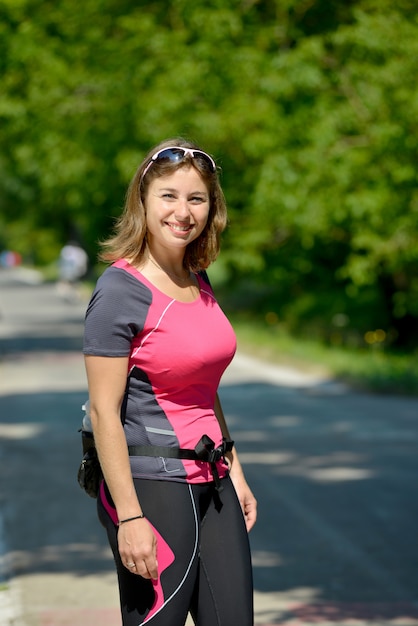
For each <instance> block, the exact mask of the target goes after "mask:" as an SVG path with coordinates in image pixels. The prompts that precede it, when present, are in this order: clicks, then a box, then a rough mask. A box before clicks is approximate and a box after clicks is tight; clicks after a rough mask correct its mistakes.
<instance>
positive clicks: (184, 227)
mask: <svg viewBox="0 0 418 626" xmlns="http://www.w3.org/2000/svg"><path fill="white" fill-rule="evenodd" d="M169 226H170V228H172V229H173V230H179V231H181V232H186V231H188V230H189V229H190V226H177V224H169Z"/></svg>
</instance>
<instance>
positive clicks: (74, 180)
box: [0, 0, 418, 351]
mask: <svg viewBox="0 0 418 626" xmlns="http://www.w3.org/2000/svg"><path fill="white" fill-rule="evenodd" d="M417 59H418V16H417V11H416V3H415V2H413V1H412V0H398V1H397V2H396V3H393V2H390V1H389V0H346V1H345V2H342V1H341V0H229V1H227V0H212V1H211V2H208V1H207V0H193V2H190V1H189V0H171V1H170V2H166V1H165V0H153V1H150V0H84V2H83V3H75V2H73V1H72V0H54V1H52V0H0V68H1V88H0V134H1V142H0V167H1V177H0V207H1V212H0V250H1V249H5V248H7V249H13V250H16V251H18V252H20V253H21V254H22V255H23V257H24V259H25V260H26V261H27V262H31V263H33V264H35V265H45V264H48V263H51V262H52V261H54V259H56V257H57V256H58V253H59V250H60V248H61V246H62V245H63V244H64V243H65V242H66V241H67V240H68V239H70V238H72V239H77V240H78V241H79V242H80V243H81V244H82V245H83V246H84V247H85V248H86V249H87V250H88V252H89V255H90V258H91V259H94V258H95V256H96V254H97V241H98V240H99V239H100V238H102V237H103V236H105V235H106V234H108V233H109V230H110V229H111V227H112V223H113V219H114V217H115V216H116V215H118V214H119V212H120V209H121V207H122V205H123V200H124V194H125V191H126V186H127V183H128V181H129V180H130V178H131V176H132V174H133V173H134V171H135V169H136V167H137V164H138V162H139V161H140V160H141V159H142V158H143V156H144V154H145V153H146V152H147V151H148V149H149V148H150V147H151V146H152V145H153V144H155V143H158V142H159V141H160V140H161V139H163V138H166V137H170V136H176V135H183V136H186V137H188V138H191V139H193V140H195V141H197V142H198V143H200V144H201V145H202V147H204V148H205V149H207V150H208V151H209V152H211V153H212V154H213V155H214V157H215V158H216V159H217V162H218V163H219V165H220V166H221V168H222V183H223V187H224V190H225V194H226V197H227V201H228V205H229V214H230V227H229V229H228V230H227V232H226V233H225V236H224V244H223V251H222V255H221V260H220V261H218V262H217V264H216V267H219V268H221V270H222V271H221V272H219V271H218V273H219V275H222V280H223V285H224V287H225V290H224V291H225V294H227V295H225V296H224V300H225V306H226V307H229V308H234V309H235V310H236V309H238V310H246V311H248V312H250V313H251V314H252V315H255V316H259V317H262V318H263V319H264V320H266V322H267V323H268V324H271V325H272V326H275V325H282V326H283V327H285V328H286V329H287V330H288V331H290V332H292V333H295V334H298V335H308V336H310V337H316V338H318V339H320V340H321V341H325V342H328V343H331V344H336V343H341V344H344V345H353V346H361V345H364V342H365V341H366V342H367V343H369V344H382V345H385V346H387V347H388V348H391V349H399V348H402V349H407V350H409V351H410V350H414V349H415V348H416V346H417V341H418V228H417V226H418V191H417V163H418V158H417V157H418V90H417V88H416V69H417ZM218 264H219V265H218Z"/></svg>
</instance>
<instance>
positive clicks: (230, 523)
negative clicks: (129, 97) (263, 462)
mask: <svg viewBox="0 0 418 626" xmlns="http://www.w3.org/2000/svg"><path fill="white" fill-rule="evenodd" d="M225 225H226V206H225V200H224V196H223V193H222V189H221V187H220V184H219V180H218V175H217V170H216V165H215V162H214V160H213V159H212V157H211V156H210V155H208V154H207V153H206V152H203V151H202V150H200V148H198V147H197V146H195V145H193V144H190V143H188V142H185V141H184V140H174V141H173V140H170V141H167V142H164V143H162V144H160V145H159V146H157V147H156V148H154V149H153V150H152V151H151V152H150V153H149V155H148V156H147V157H146V158H145V159H144V161H143V163H142V164H141V165H140V166H139V168H138V170H137V172H136V174H135V176H134V178H133V180H132V182H131V184H130V187H129V190H128V194H127V199H126V204H125V209H124V212H123V214H122V216H121V218H120V220H119V221H118V223H117V226H116V232H115V235H114V236H113V237H112V238H111V239H109V240H108V241H106V242H105V243H104V248H103V249H104V252H103V255H102V258H103V259H105V260H107V261H111V262H112V265H111V266H110V267H108V268H107V269H106V270H105V272H104V273H103V275H102V276H101V278H100V279H99V281H98V283H97V286H96V289H95V291H94V293H93V296H92V299H91V301H90V304H89V306H88V309H87V314H86V325H85V339H84V354H85V361H86V369H87V377H88V385H89V399H90V413H91V421H92V425H93V432H94V440H95V444H96V447H97V451H98V455H99V459H100V464H101V468H102V471H103V475H104V481H103V482H102V484H101V486H100V490H99V494H98V513H99V518H100V520H101V522H102V524H103V526H104V527H105V528H106V530H107V533H108V537H109V542H110V545H111V547H112V551H113V554H114V556H115V562H116V567H117V571H118V580H119V588H120V599H121V612H122V620H123V625H124V626H134V625H135V626H138V625H139V624H144V623H145V622H148V621H149V620H150V619H151V618H152V623H153V624H155V626H163V625H164V624H168V623H174V621H175V623H176V624H178V626H181V625H182V624H185V622H186V619H187V614H188V613H189V612H190V613H191V614H192V616H193V619H194V620H195V623H197V624H199V626H213V624H218V625H219V626H229V625H230V624H240V626H252V624H253V589H252V570H251V559H250V550H249V543H248V536H247V533H248V531H249V530H250V529H251V528H252V526H253V525H254V523H255V520H256V500H255V498H254V496H253V494H252V492H251V490H250V488H249V486H248V484H247V482H246V480H245V477H244V474H243V471H242V467H241V464H240V461H239V459H238V455H237V452H236V449H235V446H234V442H233V441H232V440H231V437H230V434H229V430H228V427H227V425H226V422H225V418H224V415H223V411H222V408H221V404H220V401H219V398H218V394H217V389H218V386H219V382H220V379H221V376H222V374H223V372H224V370H225V369H226V367H227V366H228V365H229V363H230V362H231V360H232V358H233V356H234V353H235V348H236V340H235V334H234V332H233V329H232V327H231V325H230V323H229V321H228V320H227V319H226V317H225V315H224V313H223V312H222V310H221V309H220V307H219V306H218V304H217V302H216V299H215V296H214V293H213V291H212V288H211V285H210V282H209V279H208V276H207V274H206V272H205V269H206V268H207V267H208V265H209V264H210V263H211V262H212V261H214V260H215V258H216V256H217V254H218V252H219V239H220V234H221V232H222V230H223V229H224V228H225ZM173 515H175V520H173ZM157 557H158V560H157ZM162 574H164V576H162ZM225 589H228V593H225Z"/></svg>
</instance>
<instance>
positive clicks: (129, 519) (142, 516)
mask: <svg viewBox="0 0 418 626" xmlns="http://www.w3.org/2000/svg"><path fill="white" fill-rule="evenodd" d="M144 517H145V515H144V514H143V513H141V515H135V517H128V518H127V519H121V520H120V521H119V522H118V526H120V525H121V524H126V522H132V521H133V520H134V519H144Z"/></svg>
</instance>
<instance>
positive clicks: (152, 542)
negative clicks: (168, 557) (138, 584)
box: [118, 518, 158, 580]
mask: <svg viewBox="0 0 418 626" xmlns="http://www.w3.org/2000/svg"><path fill="white" fill-rule="evenodd" d="M118 546H119V554H120V556H121V559H122V563H123V564H124V566H125V567H126V569H128V570H129V571H130V572H131V573H132V574H137V575H139V576H142V577H143V578H147V579H153V580H157V578H158V562H157V539H156V537H155V534H154V531H153V530H152V528H151V525H150V524H149V522H148V521H147V520H146V518H142V519H136V520H132V521H130V522H126V523H125V524H121V525H120V526H119V530H118ZM132 564H134V565H132Z"/></svg>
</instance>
